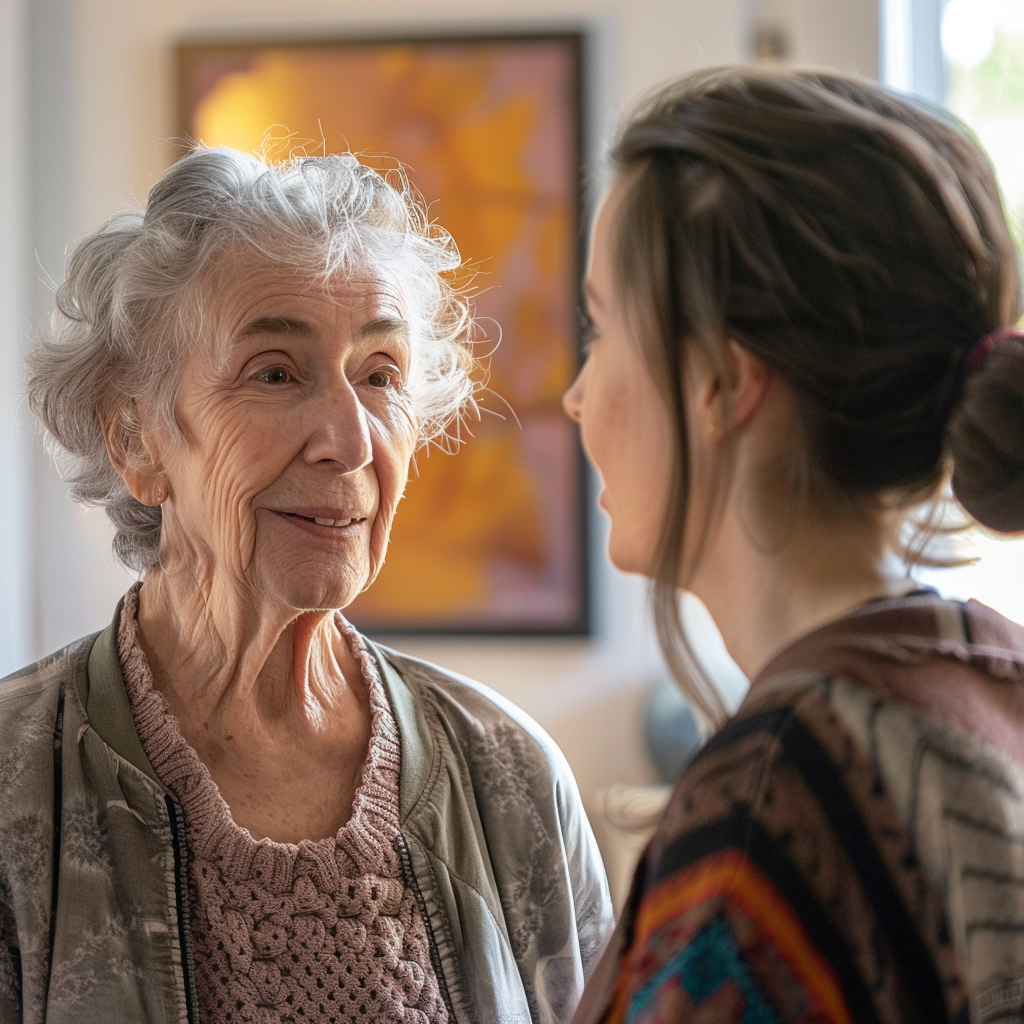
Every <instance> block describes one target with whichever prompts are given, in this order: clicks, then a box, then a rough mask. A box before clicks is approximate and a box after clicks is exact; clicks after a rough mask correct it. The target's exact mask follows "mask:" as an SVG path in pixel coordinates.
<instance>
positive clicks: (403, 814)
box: [363, 637, 435, 825]
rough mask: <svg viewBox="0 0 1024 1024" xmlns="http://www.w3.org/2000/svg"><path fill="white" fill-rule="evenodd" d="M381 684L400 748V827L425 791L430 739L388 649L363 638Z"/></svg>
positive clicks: (430, 767)
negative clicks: (393, 721) (395, 726)
mask: <svg viewBox="0 0 1024 1024" xmlns="http://www.w3.org/2000/svg"><path fill="white" fill-rule="evenodd" d="M363 643H365V644H366V649H367V650H368V651H369V652H370V654H371V655H372V656H373V659H374V661H375V662H376V663H377V669H378V671H379V672H380V678H381V681H382V682H383V684H384V692H385V693H386V694H387V697H388V701H389V702H390V704H391V713H392V714H393V715H394V716H395V724H396V725H397V726H398V736H399V741H400V744H401V748H400V749H401V765H402V767H401V771H400V774H399V782H398V813H399V819H400V821H401V823H402V824H403V825H404V824H405V822H406V821H407V820H408V818H409V815H410V814H411V813H412V812H413V810H414V809H415V807H416V804H417V803H418V802H419V800H420V797H421V796H422V795H423V792H424V790H425V789H426V787H427V783H428V780H429V779H430V777H431V774H432V773H433V770H434V769H433V766H434V751H435V745H434V738H433V735H432V733H431V731H430V726H429V725H428V723H427V720H426V717H425V716H424V713H423V701H422V700H418V699H417V698H416V697H415V696H414V694H413V692H412V690H410V689H409V685H408V683H406V681H405V680H404V679H403V678H402V676H401V675H400V674H399V672H398V670H397V669H396V668H395V666H394V665H392V664H391V662H390V661H389V660H388V654H389V653H390V652H389V650H388V648H386V647H380V646H379V645H377V644H375V643H374V642H373V641H372V640H368V639H367V638H366V637H363Z"/></svg>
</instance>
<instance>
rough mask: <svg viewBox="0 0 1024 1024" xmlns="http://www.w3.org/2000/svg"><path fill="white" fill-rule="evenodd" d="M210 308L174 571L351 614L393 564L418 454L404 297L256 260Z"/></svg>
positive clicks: (182, 479)
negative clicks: (389, 553) (392, 541)
mask: <svg viewBox="0 0 1024 1024" xmlns="http://www.w3.org/2000/svg"><path fill="white" fill-rule="evenodd" d="M204 305H205V311H206V316H207V327H206V328H205V329H204V336H203V337H202V338H201V339H200V341H199V343H198V344H197V345H196V346H195V348H194V351H193V352H192V354H191V355H190V356H189V357H188V359H187V362H186V365H185V367H184V372H183V374H182V378H181V384H180V388H179V391H178V397H177V402H176V406H175V411H176V415H177V419H178V423H179V425H180V427H181V430H182V433H183V435H184V440H183V441H180V440H178V441H175V442H174V443H173V444H169V445H168V447H167V450H166V451H165V453H164V458H163V460H162V461H163V467H164V471H165V475H166V479H167V483H168V485H169V491H170V497H169V498H168V500H167V501H165V503H164V505H163V511H164V518H163V532H162V548H161V556H162V562H163V564H164V565H167V566H170V565H174V566H176V567H179V568H185V569H188V568H189V566H190V564H196V565H203V566H205V567H206V569H205V571H207V572H211V573H212V574H213V576H214V577H215V578H216V577H220V578H221V579H222V581H223V578H224V577H227V578H228V579H229V581H230V582H231V583H233V584H234V585H235V586H236V587H238V586H241V587H253V588H255V589H256V590H257V592H259V593H261V594H263V595H266V596H268V597H270V598H272V599H274V600H276V601H277V602H279V603H280V604H282V605H285V606H287V607H290V608H295V609H300V610H302V609H313V608H341V607H344V606H345V605H347V604H348V603H349V602H350V601H352V600H353V598H355V597H356V595H358V594H359V593H360V591H362V590H363V589H364V588H365V587H366V586H367V585H368V584H369V583H370V582H371V581H372V580H373V578H374V577H375V576H376V574H377V572H378V570H379V569H380V567H381V564H382V563H383V560H384V553H385V550H386V548H387V544H388V535H389V533H390V529H391V521H392V517H393V516H394V513H395V507H396V506H397V504H398V502H399V500H400V499H401V497H402V493H403V491H404V489H405V484H406V479H407V476H408V468H409V461H410V458H411V456H412V453H413V450H414V448H415V444H416V438H417V430H416V425H415V422H414V418H413V415H412V412H411V409H410V405H409V400H408V397H407V393H406V381H407V378H408V374H409V371H410V364H411V345H412V344H413V338H412V335H411V328H410V324H409V316H408V312H407V310H406V308H405V306H404V304H403V301H402V299H401V297H400V295H399V292H398V290H397V289H396V288H395V287H394V286H393V285H391V284H389V283H388V282H387V281H386V280H384V278H383V277H382V276H378V275H374V274H373V273H367V274H366V275H365V276H358V277H348V278H346V279H343V280H335V281H332V282H331V283H330V284H329V285H328V286H324V285H321V284H314V285H310V284H309V283H308V281H305V282H304V281H303V280H302V278H301V277H300V276H299V275H297V274H293V273H291V272H289V271H287V270H285V269H283V268H281V267H280V266H273V265H270V264H268V263H266V262H261V261H258V260H256V259H255V258H250V259H240V260H236V261H235V262H234V264H233V266H232V269H231V271H230V272H229V273H224V274H221V275H219V276H218V278H217V280H216V281H215V282H210V283H209V284H208V285H207V287H206V290H205V303H204Z"/></svg>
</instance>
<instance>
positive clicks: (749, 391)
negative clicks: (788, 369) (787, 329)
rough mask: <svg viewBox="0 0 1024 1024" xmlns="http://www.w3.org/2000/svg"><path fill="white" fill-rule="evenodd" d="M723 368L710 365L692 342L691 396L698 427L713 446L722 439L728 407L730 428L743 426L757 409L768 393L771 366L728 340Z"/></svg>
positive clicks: (724, 432) (738, 428) (716, 445)
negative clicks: (730, 418)
mask: <svg viewBox="0 0 1024 1024" xmlns="http://www.w3.org/2000/svg"><path fill="white" fill-rule="evenodd" d="M724 357H725V359H724V362H725V365H724V368H721V369H720V368H718V367H715V366H713V365H712V363H711V360H710V359H709V358H708V356H707V355H706V354H705V353H704V351H703V350H702V349H701V348H700V347H699V346H696V345H695V346H693V349H692V357H691V363H690V369H689V375H690V379H691V382H692V383H691V397H690V399H688V402H687V404H688V405H689V404H690V402H693V408H694V410H695V413H696V415H697V417H698V420H697V422H698V423H699V425H700V431H701V434H702V435H703V437H704V439H705V440H706V442H707V443H708V445H710V446H711V447H712V448H716V447H718V445H719V444H721V442H722V441H723V440H724V439H725V436H726V433H727V429H726V422H725V412H726V409H729V410H730V412H731V417H732V422H731V424H730V425H729V429H730V430H742V429H743V428H744V427H745V426H746V425H747V424H748V423H749V422H750V420H751V419H752V418H753V417H754V415H755V414H756V413H757V410H758V409H759V408H760V407H761V405H762V403H763V402H764V398H765V395H766V394H767V393H768V386H769V384H770V383H771V378H772V372H773V371H772V370H771V368H770V367H769V366H768V364H767V363H765V361H764V360H763V359H760V358H759V357H758V356H755V355H754V354H753V353H752V352H748V351H747V349H745V348H743V346H742V345H739V344H737V343H736V342H735V341H729V342H727V343H726V345H725V350H724Z"/></svg>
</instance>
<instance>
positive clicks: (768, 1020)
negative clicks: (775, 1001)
mask: <svg viewBox="0 0 1024 1024" xmlns="http://www.w3.org/2000/svg"><path fill="white" fill-rule="evenodd" d="M673 978H674V979H676V980H677V982H678V983H679V984H680V985H682V987H683V990H684V991H685V992H686V994H687V995H688V996H689V997H690V999H692V1000H693V1002H694V1003H695V1004H698V1005H699V1004H700V1003H702V1002H704V1000H705V999H708V998H710V997H711V996H712V995H714V993H715V992H717V991H718V989H719V988H720V987H721V986H722V985H724V984H725V983H726V982H727V981H732V982H734V983H735V985H736V987H737V988H738V989H739V990H740V992H742V993H743V996H744V998H745V999H746V1002H747V1005H746V1008H745V1009H744V1011H743V1016H742V1017H741V1018H740V1024H780V1022H779V1017H778V1015H777V1014H776V1013H775V1011H774V1010H773V1009H772V1008H771V1006H770V1005H769V1003H768V1000H767V999H766V998H765V997H764V995H763V994H762V993H761V991H760V989H759V988H758V987H757V985H756V983H755V982H754V979H753V978H752V977H751V975H750V969H749V968H748V967H747V965H746V963H745V962H744V960H743V955H742V953H741V952H740V948H739V946H738V945H737V944H736V939H735V937H734V936H733V934H732V930H731V929H730V928H729V926H728V925H727V924H726V923H725V921H723V920H722V919H721V918H716V919H715V920H714V921H711V922H710V923H708V924H707V925H705V926H704V927H703V928H702V929H701V930H700V931H699V932H697V934H696V935H695V936H694V937H693V938H692V939H691V940H690V942H689V943H688V944H687V946H686V947H685V948H684V949H681V950H680V951H679V952H678V953H677V954H676V955H675V956H674V957H673V958H672V959H671V960H669V962H668V963H667V964H665V965H664V966H663V967H662V968H661V969H660V970H659V971H658V972H657V973H656V974H655V975H654V977H653V978H651V980H650V981H648V982H647V984H646V985H644V986H643V987H642V988H640V989H638V990H637V992H636V993H635V994H634V996H633V998H632V999H631V1000H630V1003H629V1010H628V1011H627V1013H626V1021H627V1024H628V1022H629V1021H632V1020H635V1019H636V1017H637V1016H639V1015H640V1014H642V1013H643V1012H644V1010H646V1009H647V1008H648V1006H650V1004H651V1002H652V1001H653V1000H654V999H655V998H656V997H657V994H658V992H659V990H660V989H662V988H663V987H664V985H665V983H666V982H669V981H671V980H673Z"/></svg>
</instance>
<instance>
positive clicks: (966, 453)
mask: <svg viewBox="0 0 1024 1024" xmlns="http://www.w3.org/2000/svg"><path fill="white" fill-rule="evenodd" d="M948 444H949V453H950V455H951V456H952V459H953V493H954V494H955V495H956V497H957V500H958V501H959V502H960V504H961V505H963V507H964V508H965V509H967V511H968V512H969V513H970V514H971V515H972V516H973V517H974V518H975V519H976V520H977V521H978V522H979V523H980V524H981V525H982V526H986V527H988V528H989V529H990V530H995V531H996V532H998V533H1019V532H1020V531H1022V530H1024V334H1014V335H1011V336H1009V337H1006V338H1005V339H1004V340H1002V341H1000V342H999V344H998V345H996V346H995V348H994V349H993V351H992V354H991V355H990V356H989V357H988V359H986V360H985V363H984V365H982V366H981V367H980V368H979V369H977V370H975V371H974V372H973V373H969V375H968V377H967V381H966V384H965V386H964V394H963V398H962V400H961V402H960V405H959V407H958V408H957V410H956V411H955V412H954V413H953V416H952V418H951V420H950V424H949V434H948Z"/></svg>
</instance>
